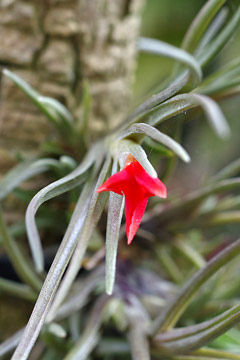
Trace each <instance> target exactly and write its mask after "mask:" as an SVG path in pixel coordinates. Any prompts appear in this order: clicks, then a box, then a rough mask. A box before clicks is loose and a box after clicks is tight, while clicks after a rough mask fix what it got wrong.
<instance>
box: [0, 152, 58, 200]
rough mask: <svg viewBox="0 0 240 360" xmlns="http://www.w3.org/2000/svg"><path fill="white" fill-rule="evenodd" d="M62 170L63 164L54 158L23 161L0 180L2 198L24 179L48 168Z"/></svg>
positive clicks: (0, 195) (0, 197) (0, 196)
mask: <svg viewBox="0 0 240 360" xmlns="http://www.w3.org/2000/svg"><path fill="white" fill-rule="evenodd" d="M51 169H53V170H57V171H59V170H61V166H60V164H59V162H58V161H57V160H54V159H39V160H36V159H33V160H32V159H31V160H26V161H23V162H22V163H20V164H18V165H17V166H15V167H14V168H13V169H12V170H10V171H9V172H8V173H7V174H6V175H5V176H4V177H3V178H2V179H1V181H0V200H3V199H4V198H5V197H6V196H7V195H8V194H9V193H10V192H11V191H12V190H13V189H15V188H16V187H17V186H18V185H20V184H21V183H22V182H23V181H25V180H27V179H30V178H32V177H33V176H35V175H38V174H41V173H43V172H45V171H48V170H51Z"/></svg>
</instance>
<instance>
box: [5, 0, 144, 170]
mask: <svg viewBox="0 0 240 360" xmlns="http://www.w3.org/2000/svg"><path fill="white" fill-rule="evenodd" d="M143 1H144V0H117V1H115V0H41V1H39V0H32V1H27V0H26V1H24V0H0V66H2V67H7V68H9V69H11V70H14V71H15V72H16V73H17V74H19V75H20V76H21V77H23V78H24V79H26V80H27V81H28V82H29V83H30V84H32V85H33V86H34V87H35V88H36V89H38V90H39V92H40V93H42V94H43V95H47V96H52V97H54V98H56V99H58V100H60V101H62V103H64V104H66V106H67V107H68V108H69V109H70V110H71V111H72V112H73V113H74V114H75V115H76V116H80V114H81V97H82V84H83V80H84V79H87V81H88V82H89V87H90V93H91V98H92V101H91V104H92V107H91V114H90V120H91V123H90V126H91V127H92V129H94V133H95V135H96V134H97V135H98V134H100V133H101V132H103V131H106V129H108V128H112V127H113V126H115V125H116V124H118V123H119V122H121V120H122V119H123V117H124V115H125V114H126V111H127V108H128V102H129V96H130V88H131V83H132V77H133V73H134V66H135V57H136V49H135V40H136V37H137V35H138V31H139V22H140V21H139V19H140V16H139V15H140V14H139V13H140V10H141V8H142V5H143ZM0 90H1V92H0V169H1V170H0V172H2V173H3V172H5V171H6V170H7V169H8V168H9V167H10V166H12V164H13V163H14V161H15V154H16V152H18V151H25V152H28V153H32V152H34V151H36V150H37V148H38V145H39V144H41V142H42V141H43V140H44V139H45V138H46V137H47V136H49V133H50V132H51V129H50V127H49V125H48V123H47V121H46V119H45V118H44V116H42V115H41V114H40V112H39V111H38V110H37V109H36V108H35V106H34V105H33V104H31V103H30V101H29V100H28V99H27V98H26V96H25V95H24V94H23V93H22V92H21V91H20V90H18V89H17V88H16V86H15V85H14V84H13V83H12V82H11V81H10V80H8V79H6V78H5V77H4V76H2V77H1V79H0Z"/></svg>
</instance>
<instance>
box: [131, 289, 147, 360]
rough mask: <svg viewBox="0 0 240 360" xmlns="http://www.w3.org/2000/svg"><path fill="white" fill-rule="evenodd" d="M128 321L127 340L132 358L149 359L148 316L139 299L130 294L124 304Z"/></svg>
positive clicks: (136, 359) (134, 359)
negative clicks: (128, 301) (127, 302)
mask: <svg viewBox="0 0 240 360" xmlns="http://www.w3.org/2000/svg"><path fill="white" fill-rule="evenodd" d="M125 312H126V316H127V318H128V321H129V335H128V338H129V342H130V347H131V355H132V359H133V360H150V349H149V340H148V328H149V321H150V319H149V316H148V314H147V312H146V310H145V309H144V308H143V306H142V305H141V303H140V301H139V300H138V299H137V298H136V297H134V296H131V298H130V304H129V305H127V304H126V305H125Z"/></svg>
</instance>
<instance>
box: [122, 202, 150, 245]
mask: <svg viewBox="0 0 240 360" xmlns="http://www.w3.org/2000/svg"><path fill="white" fill-rule="evenodd" d="M147 202H148V197H145V198H143V199H139V201H138V202H137V203H136V202H133V201H132V199H131V198H129V197H126V198H125V217H126V231H127V238H128V245H130V244H131V242H132V240H133V238H134V236H135V234H136V232H137V230H138V228H139V225H140V222H141V220H142V217H143V214H144V211H145V209H146V206H147Z"/></svg>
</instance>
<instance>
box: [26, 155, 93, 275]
mask: <svg viewBox="0 0 240 360" xmlns="http://www.w3.org/2000/svg"><path fill="white" fill-rule="evenodd" d="M95 151H96V150H95V148H93V149H92V150H91V152H89V153H88V155H87V156H86V157H85V159H84V160H83V162H82V163H81V164H80V165H79V166H78V167H77V168H76V169H75V170H73V171H72V172H71V173H70V174H68V175H66V176H64V177H63V178H62V179H59V180H57V181H55V182H53V183H52V184H49V185H48V186H46V187H45V188H43V189H42V190H40V191H39V192H38V193H37V194H36V195H35V196H34V197H33V199H32V200H31V202H30V204H29V205H28V208H27V211H26V229H27V234H28V239H29V244H30V247H31V251H32V254H33V260H34V263H35V266H36V269H37V271H39V272H40V271H42V270H43V250H42V246H41V240H40V237H39V234H38V230H37V226H36V223H35V214H36V212H37V210H38V208H39V207H40V206H41V205H42V204H43V203H44V202H45V201H47V200H49V199H52V198H53V197H56V196H58V195H61V194H63V193H65V192H67V191H69V190H72V189H74V188H75V187H77V186H78V185H80V184H81V183H82V182H83V181H84V179H85V174H86V171H87V170H88V169H89V168H90V167H91V166H92V164H93V162H94V159H95V156H96V154H97V151H96V153H95Z"/></svg>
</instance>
